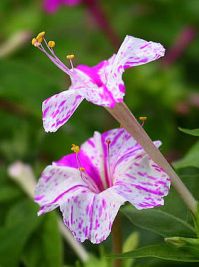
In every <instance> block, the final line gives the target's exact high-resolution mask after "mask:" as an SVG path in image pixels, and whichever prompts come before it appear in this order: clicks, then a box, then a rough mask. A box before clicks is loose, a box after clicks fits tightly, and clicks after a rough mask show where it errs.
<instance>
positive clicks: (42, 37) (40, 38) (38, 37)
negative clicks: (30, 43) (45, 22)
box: [36, 32, 45, 44]
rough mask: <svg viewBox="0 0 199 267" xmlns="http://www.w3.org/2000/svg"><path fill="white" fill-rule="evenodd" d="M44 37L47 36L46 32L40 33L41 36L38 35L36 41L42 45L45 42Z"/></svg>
mask: <svg viewBox="0 0 199 267" xmlns="http://www.w3.org/2000/svg"><path fill="white" fill-rule="evenodd" d="M44 35H45V32H40V33H39V34H37V37H36V40H37V42H38V43H39V44H41V43H42V42H43V40H44Z"/></svg>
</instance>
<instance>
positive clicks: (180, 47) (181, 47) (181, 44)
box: [162, 26, 197, 66]
mask: <svg viewBox="0 0 199 267" xmlns="http://www.w3.org/2000/svg"><path fill="white" fill-rule="evenodd" d="M196 33H197V31H196V29H195V28H194V27H193V26H186V27H185V28H184V29H182V31H181V32H180V33H179V34H178V36H177V38H176V40H175V42H174V44H173V46H172V47H171V48H170V49H169V50H168V51H167V53H166V55H165V57H164V59H163V60H162V63H163V65H165V66H169V65H171V64H173V63H174V62H175V61H176V60H177V59H178V58H179V57H180V56H181V55H182V54H183V53H184V51H185V50H186V48H187V47H188V46H189V45H190V43H191V42H192V41H193V39H194V38H195V37H196Z"/></svg>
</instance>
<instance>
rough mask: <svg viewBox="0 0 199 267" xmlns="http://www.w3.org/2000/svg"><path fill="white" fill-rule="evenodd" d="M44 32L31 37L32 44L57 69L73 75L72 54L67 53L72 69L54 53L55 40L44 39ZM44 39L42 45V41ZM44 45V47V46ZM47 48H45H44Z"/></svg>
mask: <svg viewBox="0 0 199 267" xmlns="http://www.w3.org/2000/svg"><path fill="white" fill-rule="evenodd" d="M44 37H45V32H40V33H39V34H38V35H37V37H36V38H33V39H32V45H34V46H35V47H37V48H38V49H39V50H40V51H41V52H42V53H44V54H45V55H46V56H47V57H48V58H49V59H50V60H51V61H52V62H53V63H54V64H55V65H56V66H57V67H58V68H59V69H61V70H62V71H63V72H65V73H66V74H68V75H69V76H70V77H74V76H75V75H76V74H75V72H73V63H72V59H73V58H74V55H69V60H70V63H71V66H72V69H69V68H68V67H67V66H66V65H65V64H64V63H63V62H62V61H61V60H60V59H59V58H58V57H57V56H56V54H55V52H54V49H53V48H54V47H55V42H54V41H49V42H47V41H46V40H45V38H44ZM43 41H44V43H43V45H42V42H43ZM45 46H46V47H45ZM46 48H47V49H46Z"/></svg>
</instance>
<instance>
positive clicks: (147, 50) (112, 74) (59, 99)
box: [32, 32, 165, 132]
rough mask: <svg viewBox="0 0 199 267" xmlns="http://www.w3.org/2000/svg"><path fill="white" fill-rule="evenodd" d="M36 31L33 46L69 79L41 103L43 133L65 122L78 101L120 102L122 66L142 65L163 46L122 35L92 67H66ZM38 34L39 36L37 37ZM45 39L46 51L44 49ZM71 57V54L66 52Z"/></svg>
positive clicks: (121, 99)
mask: <svg viewBox="0 0 199 267" xmlns="http://www.w3.org/2000/svg"><path fill="white" fill-rule="evenodd" d="M43 34H44V32H42V33H40V34H39V35H38V36H37V38H34V39H33V40H32V43H33V45H34V46H36V47H38V48H39V49H40V50H41V51H42V52H43V53H45V54H46V55H47V56H48V57H49V59H50V60H51V61H52V62H53V63H54V64H55V65H56V66H57V67H59V68H60V69H61V70H63V71H64V72H65V73H66V74H68V75H69V76H70V78H71V86H70V88H69V89H68V90H66V91H63V92H61V93H59V94H56V95H54V96H52V97H50V98H48V99H46V100H45V101H44V102H43V105H42V110H43V125H44V129H45V131H46V132H55V131H57V129H58V128H59V127H61V126H62V125H63V124H64V123H66V122H67V121H68V119H69V118H70V117H71V116H72V114H73V113H74V111H75V110H76V109H77V107H78V106H79V104H80V103H81V102H82V101H83V99H86V100H87V101H90V102H92V103H94V104H96V105H100V106H104V107H109V108H114V106H115V104H116V103H119V102H122V101H123V97H124V95H125V86H124V82H123V80H122V74H123V72H124V70H125V69H127V68H130V67H134V66H138V65H142V64H146V63H148V62H150V61H153V60H156V59H158V58H159V57H161V56H163V55H164V52H165V49H164V48H163V46H162V45H161V44H159V43H154V42H147V41H144V40H142V39H138V38H135V37H132V36H126V37H125V39H124V41H123V43H122V45H121V47H120V49H119V51H118V53H117V54H114V55H113V56H112V57H111V58H109V59H108V60H104V61H102V62H100V63H99V64H98V65H96V66H94V67H88V66H86V65H79V66H77V67H76V68H73V64H72V60H70V62H71V66H72V68H71V69H69V68H68V67H66V66H65V65H64V64H63V62H61V61H60V59H59V58H58V57H57V56H56V55H55V52H54V50H53V48H51V47H49V46H48V44H47V42H46V40H45V39H44V36H43ZM41 35H42V38H41ZM43 40H44V41H45V44H46V45H47V48H48V50H49V53H48V52H47V51H46V50H45V49H44V46H43V45H42V41H43ZM70 56H71V55H70Z"/></svg>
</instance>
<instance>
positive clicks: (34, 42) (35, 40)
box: [32, 38, 37, 46]
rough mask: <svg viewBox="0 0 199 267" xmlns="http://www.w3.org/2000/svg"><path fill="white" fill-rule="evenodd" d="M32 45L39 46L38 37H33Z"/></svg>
mask: <svg viewBox="0 0 199 267" xmlns="http://www.w3.org/2000/svg"><path fill="white" fill-rule="evenodd" d="M32 45H34V46H37V39H36V38H33V39H32Z"/></svg>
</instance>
